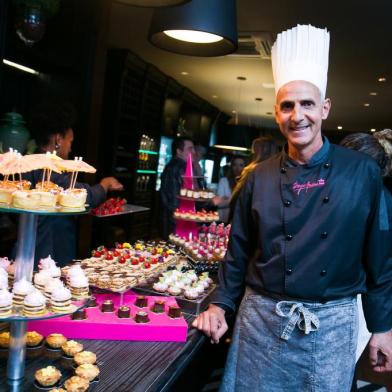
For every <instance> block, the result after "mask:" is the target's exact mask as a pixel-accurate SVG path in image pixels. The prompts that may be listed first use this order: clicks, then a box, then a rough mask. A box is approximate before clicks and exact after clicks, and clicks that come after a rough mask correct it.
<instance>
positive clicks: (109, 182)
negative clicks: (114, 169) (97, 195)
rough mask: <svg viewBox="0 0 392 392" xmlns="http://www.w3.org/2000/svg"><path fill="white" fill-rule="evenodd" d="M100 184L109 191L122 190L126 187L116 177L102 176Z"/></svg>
mask: <svg viewBox="0 0 392 392" xmlns="http://www.w3.org/2000/svg"><path fill="white" fill-rule="evenodd" d="M100 185H101V186H102V187H103V188H104V189H105V191H106V192H108V191H122V190H123V189H124V187H123V185H122V184H121V183H120V182H118V181H117V180H116V179H115V178H114V177H105V178H102V180H101V182H100Z"/></svg>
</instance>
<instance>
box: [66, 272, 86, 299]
mask: <svg viewBox="0 0 392 392" xmlns="http://www.w3.org/2000/svg"><path fill="white" fill-rule="evenodd" d="M69 286H70V289H71V294H72V298H73V299H76V300H78V299H83V298H88V297H89V285H88V279H87V277H86V276H85V275H84V274H83V275H81V274H80V275H74V276H71V277H70V279H69Z"/></svg>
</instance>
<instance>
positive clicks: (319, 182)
mask: <svg viewBox="0 0 392 392" xmlns="http://www.w3.org/2000/svg"><path fill="white" fill-rule="evenodd" d="M324 185H325V180H324V179H323V178H320V179H319V180H317V181H315V182H310V181H308V182H306V183H305V184H299V183H298V182H295V183H294V184H293V191H294V192H296V193H297V195H299V194H300V193H301V192H302V191H303V190H304V191H305V192H307V191H308V189H312V188H318V187H320V186H324Z"/></svg>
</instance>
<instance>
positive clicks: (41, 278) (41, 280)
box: [34, 269, 52, 292]
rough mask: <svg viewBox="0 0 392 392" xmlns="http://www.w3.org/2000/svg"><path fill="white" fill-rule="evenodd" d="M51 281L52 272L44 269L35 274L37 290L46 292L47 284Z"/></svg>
mask: <svg viewBox="0 0 392 392" xmlns="http://www.w3.org/2000/svg"><path fill="white" fill-rule="evenodd" d="M51 279H52V274H51V273H50V270H46V269H43V270H41V271H39V272H37V273H35V274H34V285H35V287H36V288H37V289H39V290H41V291H42V292H44V291H45V285H46V283H48V281H49V280H51Z"/></svg>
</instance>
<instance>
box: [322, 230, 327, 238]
mask: <svg viewBox="0 0 392 392" xmlns="http://www.w3.org/2000/svg"><path fill="white" fill-rule="evenodd" d="M327 237H328V233H327V232H326V231H324V232H322V233H321V238H322V239H325V238H327Z"/></svg>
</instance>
